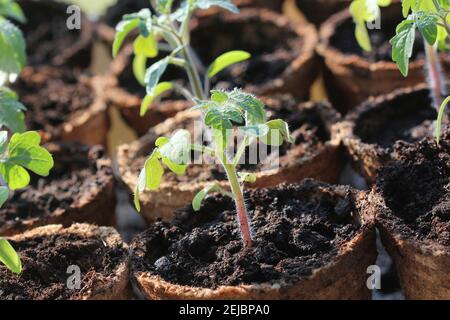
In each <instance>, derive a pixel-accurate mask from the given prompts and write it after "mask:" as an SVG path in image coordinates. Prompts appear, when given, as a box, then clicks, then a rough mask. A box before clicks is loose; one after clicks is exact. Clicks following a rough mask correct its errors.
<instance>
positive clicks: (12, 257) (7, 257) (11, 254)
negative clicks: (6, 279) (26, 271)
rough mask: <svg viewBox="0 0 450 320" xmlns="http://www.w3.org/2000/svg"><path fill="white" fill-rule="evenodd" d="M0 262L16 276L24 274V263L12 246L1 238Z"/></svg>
mask: <svg viewBox="0 0 450 320" xmlns="http://www.w3.org/2000/svg"><path fill="white" fill-rule="evenodd" d="M0 262H2V263H3V264H4V265H5V266H6V267H7V268H8V269H9V270H11V271H12V272H14V273H16V274H20V273H21V272H22V262H21V261H20V258H19V255H18V254H17V253H16V251H15V250H14V248H13V247H12V246H11V244H10V243H9V242H8V241H6V239H3V238H0Z"/></svg>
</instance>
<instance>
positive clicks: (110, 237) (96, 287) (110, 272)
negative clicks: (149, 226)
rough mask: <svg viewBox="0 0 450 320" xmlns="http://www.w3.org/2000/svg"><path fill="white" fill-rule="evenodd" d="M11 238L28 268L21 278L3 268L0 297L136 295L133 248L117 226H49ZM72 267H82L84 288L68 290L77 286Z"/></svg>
mask: <svg viewBox="0 0 450 320" xmlns="http://www.w3.org/2000/svg"><path fill="white" fill-rule="evenodd" d="M9 240H10V241H11V244H12V245H13V246H14V247H15V248H16V249H17V250H18V253H19V255H20V256H21V259H22V263H23V267H24V269H23V272H22V274H21V275H20V276H17V275H14V274H12V273H11V272H10V271H8V270H7V269H6V268H5V267H0V274H1V275H2V276H1V278H0V284H1V288H2V290H1V291H0V299H1V298H5V299H13V300H14V299H21V300H23V299H25V300H56V299H58V300H60V299H62V300H119V299H120V300H125V299H128V298H130V297H131V294H130V287H129V278H128V277H129V276H128V272H129V256H128V248H127V245H126V244H124V243H123V242H122V239H121V238H120V235H119V234H118V233H117V231H116V230H114V229H113V228H110V227H96V226H92V225H88V224H74V225H72V226H70V227H69V228H64V227H63V226H61V225H50V226H45V227H40V228H36V229H33V230H30V231H27V232H25V233H23V234H20V235H16V236H14V237H11V238H10V239H9ZM71 266H78V267H79V268H80V271H81V274H80V276H81V277H80V280H81V281H80V282H81V283H80V288H76V287H74V289H69V288H68V284H69V283H70V284H72V282H69V281H70V279H69V277H70V276H71V275H74V274H75V273H74V271H73V270H74V269H69V268H70V267H71ZM70 272H72V273H70ZM45 274H48V276H44V275H45Z"/></svg>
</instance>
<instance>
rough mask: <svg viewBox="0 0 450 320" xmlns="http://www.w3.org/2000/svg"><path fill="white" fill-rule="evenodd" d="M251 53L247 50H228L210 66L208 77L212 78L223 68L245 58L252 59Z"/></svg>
mask: <svg viewBox="0 0 450 320" xmlns="http://www.w3.org/2000/svg"><path fill="white" fill-rule="evenodd" d="M250 57H251V55H250V53H248V52H246V51H230V52H226V53H224V54H222V55H220V56H219V57H217V58H216V60H214V62H213V63H212V64H211V65H210V66H209V68H208V77H210V78H212V77H214V76H215V75H216V74H218V73H219V72H220V71H222V70H223V69H225V68H227V67H229V66H231V65H233V64H235V63H238V62H242V61H245V60H248V59H250Z"/></svg>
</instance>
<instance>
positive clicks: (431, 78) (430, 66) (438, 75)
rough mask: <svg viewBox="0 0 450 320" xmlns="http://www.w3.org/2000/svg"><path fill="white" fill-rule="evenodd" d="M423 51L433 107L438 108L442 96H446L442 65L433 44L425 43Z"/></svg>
mask: <svg viewBox="0 0 450 320" xmlns="http://www.w3.org/2000/svg"><path fill="white" fill-rule="evenodd" d="M425 52H426V59H427V73H428V84H429V86H430V90H431V96H432V98H433V103H434V107H435V108H436V110H439V107H440V106H441V104H442V102H443V101H444V100H443V99H444V98H443V97H445V96H447V88H446V85H445V81H444V77H443V72H442V66H441V63H440V61H439V55H438V53H437V50H436V48H435V47H434V46H431V45H429V44H428V43H425Z"/></svg>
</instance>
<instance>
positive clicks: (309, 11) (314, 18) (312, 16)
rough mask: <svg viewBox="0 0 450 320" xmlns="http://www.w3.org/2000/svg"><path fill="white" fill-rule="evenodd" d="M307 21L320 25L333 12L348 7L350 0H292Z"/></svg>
mask: <svg viewBox="0 0 450 320" xmlns="http://www.w3.org/2000/svg"><path fill="white" fill-rule="evenodd" d="M294 2H295V4H296V5H297V8H298V9H299V10H300V11H301V13H302V14H303V15H304V17H305V18H306V19H308V21H311V22H312V23H314V24H315V25H317V26H319V25H321V24H322V23H323V22H324V21H325V20H327V19H328V18H329V17H330V16H331V15H333V14H334V13H336V12H338V11H341V10H343V9H346V8H349V7H350V3H351V0H294Z"/></svg>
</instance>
